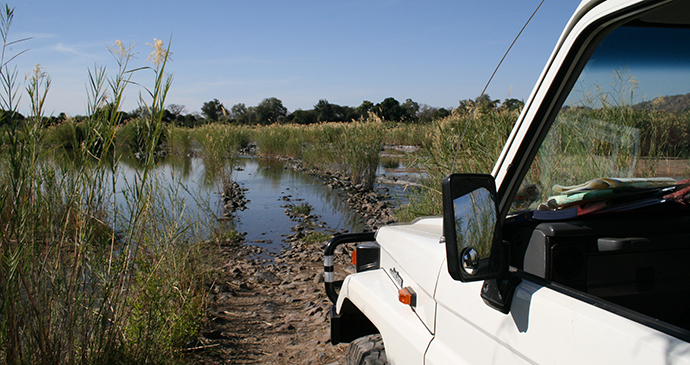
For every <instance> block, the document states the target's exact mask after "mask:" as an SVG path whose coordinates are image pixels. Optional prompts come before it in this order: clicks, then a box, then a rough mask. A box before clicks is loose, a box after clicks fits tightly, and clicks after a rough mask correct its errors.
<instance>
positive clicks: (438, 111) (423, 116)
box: [417, 104, 450, 123]
mask: <svg viewBox="0 0 690 365" xmlns="http://www.w3.org/2000/svg"><path fill="white" fill-rule="evenodd" d="M449 115H450V111H449V110H448V109H446V108H436V107H433V106H430V105H427V104H422V105H421V106H420V107H419V112H417V118H418V120H419V122H420V123H430V122H431V121H434V120H436V119H441V118H445V117H447V116H449Z"/></svg>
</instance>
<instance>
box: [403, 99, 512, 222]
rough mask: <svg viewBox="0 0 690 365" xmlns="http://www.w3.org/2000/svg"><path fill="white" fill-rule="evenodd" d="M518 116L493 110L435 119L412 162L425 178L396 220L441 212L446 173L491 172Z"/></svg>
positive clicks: (406, 219) (509, 112)
mask: <svg viewBox="0 0 690 365" xmlns="http://www.w3.org/2000/svg"><path fill="white" fill-rule="evenodd" d="M517 117H518V112H517V111H504V110H492V111H487V112H485V113H482V114H478V115H475V116H474V117H471V116H468V115H462V114H453V115H451V116H448V117H446V118H443V119H441V120H437V121H435V122H434V123H433V127H432V128H429V129H428V130H427V133H426V136H425V138H424V143H423V145H422V150H421V151H420V153H419V154H417V155H416V158H415V160H414V161H413V163H412V164H413V166H416V167H417V168H418V169H419V170H420V171H423V172H424V173H425V178H424V179H423V180H422V183H421V185H422V186H421V187H420V188H418V189H416V190H414V191H413V192H412V193H411V194H410V197H409V199H408V200H409V204H408V205H407V206H405V207H402V208H401V209H399V210H398V211H397V213H396V215H397V218H398V220H399V221H409V220H412V219H414V218H416V217H419V216H427V215H439V214H441V213H442V211H441V210H442V195H441V180H443V178H445V177H446V176H448V175H449V174H451V173H455V172H476V173H490V172H491V170H492V168H493V165H494V163H495V162H496V159H497V158H498V156H499V155H500V153H501V150H502V149H503V145H504V143H505V141H506V139H507V138H508V135H509V134H510V131H511V129H512V127H513V124H514V122H515V120H517Z"/></svg>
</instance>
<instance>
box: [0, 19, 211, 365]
mask: <svg viewBox="0 0 690 365" xmlns="http://www.w3.org/2000/svg"><path fill="white" fill-rule="evenodd" d="M12 18H13V10H12V9H10V8H9V7H7V6H5V9H3V12H2V14H1V15H0V20H1V21H2V22H1V23H2V24H0V30H1V31H2V38H3V56H2V57H3V59H2V60H0V64H1V65H2V68H1V69H0V82H1V83H2V86H3V92H2V105H1V106H2V109H4V110H6V111H16V110H17V109H18V105H19V104H18V94H19V89H18V87H17V82H16V78H17V72H16V71H10V69H9V67H8V65H7V62H6V61H5V58H4V51H5V50H7V49H8V45H10V44H11V42H8V41H7V39H8V38H7V33H8V31H9V28H10V25H11V22H12ZM154 46H155V50H154V52H155V54H154V55H155V56H158V58H155V59H154V62H153V65H152V66H151V67H147V68H144V69H141V70H151V71H152V72H153V73H154V76H155V77H154V86H153V88H152V89H151V90H148V89H147V93H148V95H149V97H150V99H149V100H147V101H148V104H146V105H149V106H150V107H151V109H152V111H153V112H152V113H151V115H152V117H151V119H150V120H149V121H148V125H149V126H150V128H149V129H148V131H147V138H148V140H147V141H146V146H147V148H146V156H147V157H146V159H145V162H146V166H145V168H144V170H142V172H141V173H139V174H137V175H136V176H135V177H134V178H133V181H129V182H128V183H127V184H126V186H125V188H124V190H123V192H122V193H121V194H116V193H115V192H116V189H117V188H118V186H116V184H115V181H116V179H117V174H118V173H119V172H118V169H117V166H118V158H117V156H116V155H115V149H114V148H112V146H113V143H114V139H115V129H116V128H115V125H116V122H117V121H118V120H119V115H118V114H119V109H120V103H121V101H122V95H123V93H124V90H125V87H126V86H128V85H130V84H131V82H130V79H129V77H131V74H132V71H133V70H132V69H131V68H130V67H129V61H130V60H131V56H132V52H131V48H124V47H123V46H122V44H121V43H119V42H118V43H117V44H116V45H115V47H112V48H111V49H110V50H111V52H112V53H113V55H115V56H116V60H117V62H118V71H117V73H116V74H115V76H114V77H112V78H108V77H107V74H106V71H105V68H104V67H98V66H96V67H95V68H94V70H89V82H88V85H89V103H88V112H89V116H88V117H87V118H86V120H85V121H84V123H83V127H82V128H83V129H82V133H83V135H82V138H81V139H80V141H79V143H75V144H74V145H73V146H72V159H69V160H67V161H60V163H58V161H57V160H55V159H51V156H50V152H52V150H50V149H46V148H44V145H43V144H42V139H43V137H44V134H43V133H44V131H45V129H44V128H43V126H42V124H41V123H42V121H43V120H44V115H43V105H44V101H45V99H46V95H47V92H48V89H49V86H50V79H49V78H48V76H47V74H45V73H44V72H43V71H42V69H41V68H39V67H37V68H36V69H35V71H34V73H33V74H32V76H31V77H30V78H29V79H28V86H27V90H26V92H27V94H28V95H29V100H30V103H31V114H32V115H31V116H30V117H29V118H28V119H27V120H26V121H25V122H23V123H20V122H16V121H12V122H11V123H9V127H8V128H6V129H5V130H4V137H3V141H5V144H4V145H3V151H2V154H3V159H0V161H2V162H1V163H2V164H3V166H2V168H1V169H0V222H2V224H1V225H0V293H1V294H0V316H2V320H0V358H2V359H3V360H2V362H4V363H8V364H20V363H22V364H28V363H68V364H73V363H84V364H89V363H93V364H116V363H117V364H121V363H132V364H134V363H145V362H153V363H165V362H174V361H176V359H177V358H179V354H178V353H177V352H176V349H178V348H179V347H180V346H181V345H182V344H184V342H185V341H186V340H187V339H188V338H189V337H190V336H191V335H192V334H193V333H194V332H195V331H196V325H195V324H196V323H197V320H198V318H199V314H200V313H199V312H200V308H201V304H202V299H203V296H201V295H200V294H201V293H200V292H199V289H198V287H197V285H198V284H197V283H196V281H195V280H194V278H195V277H194V275H195V273H194V271H193V270H194V269H196V268H198V263H197V261H196V260H197V259H198V253H197V252H198V251H197V246H196V245H195V244H194V243H193V242H195V241H194V240H193V239H192V238H191V235H192V234H193V227H192V226H191V225H190V223H189V222H187V221H186V220H185V219H184V218H183V213H182V212H183V210H184V202H183V200H182V199H181V197H180V195H179V193H178V192H179V191H180V189H181V187H178V188H177V189H171V190H167V189H162V188H161V187H160V181H161V180H162V179H164V178H167V177H161V176H156V174H154V173H153V172H152V171H153V166H154V163H155V161H154V159H153V158H152V156H153V153H154V146H156V145H157V142H158V140H159V139H160V136H161V133H162V130H163V127H162V121H161V118H162V111H163V109H162V106H163V105H164V104H163V103H164V100H165V96H166V94H167V91H168V89H169V87H170V83H171V80H172V79H171V78H170V77H169V76H168V75H167V74H166V72H165V66H166V63H167V60H168V53H169V50H167V49H163V48H162V43H158V42H156V44H155V45H154ZM7 115H8V114H6V113H3V114H2V116H0V118H5V117H6V116H7Z"/></svg>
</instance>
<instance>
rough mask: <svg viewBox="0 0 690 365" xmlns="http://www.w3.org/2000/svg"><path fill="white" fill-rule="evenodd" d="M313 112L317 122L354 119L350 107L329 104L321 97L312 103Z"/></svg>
mask: <svg viewBox="0 0 690 365" xmlns="http://www.w3.org/2000/svg"><path fill="white" fill-rule="evenodd" d="M314 112H315V113H316V115H317V119H318V120H319V122H346V121H349V120H350V119H354V118H353V117H354V115H352V114H354V113H352V112H353V110H352V108H350V107H347V106H345V107H343V106H340V105H338V104H331V103H329V102H328V100H326V99H321V100H319V102H318V103H317V104H316V105H314Z"/></svg>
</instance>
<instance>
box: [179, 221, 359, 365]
mask: <svg viewBox="0 0 690 365" xmlns="http://www.w3.org/2000/svg"><path fill="white" fill-rule="evenodd" d="M286 211H287V212H288V213H290V208H286ZM290 214H291V213H290ZM293 216H295V217H296V225H295V226H296V227H297V226H302V227H309V226H310V225H311V224H312V223H311V222H313V221H314V219H313V217H310V216H309V215H300V214H293ZM305 231H306V232H307V233H306V236H305V235H302V237H303V238H300V239H293V240H292V242H291V243H290V245H289V247H288V248H286V249H284V250H283V251H281V252H280V253H279V254H278V255H276V256H275V257H274V259H273V260H272V261H270V260H266V259H263V258H262V256H263V255H264V254H265V250H264V249H262V248H260V247H257V246H251V245H242V244H238V243H237V242H234V241H231V240H221V241H215V242H213V243H209V244H207V247H206V249H207V250H208V257H211V258H212V262H213V266H214V269H213V270H212V273H213V274H212V275H211V277H209V278H208V280H207V283H206V285H207V286H208V292H209V294H208V302H209V306H208V309H207V310H206V315H205V320H204V323H203V326H202V330H201V331H200V334H199V337H198V338H197V339H196V340H195V341H192V342H190V343H188V346H187V348H186V349H185V350H184V351H185V353H186V360H188V361H189V362H191V363H194V364H225V363H228V361H230V362H232V363H234V364H305V365H306V364H339V363H340V362H339V360H338V359H340V358H342V355H343V353H344V351H345V348H346V345H345V344H341V345H337V346H333V345H331V343H330V332H329V331H330V325H329V320H328V313H329V307H330V301H329V300H328V298H327V297H326V295H325V292H324V283H323V249H324V247H325V245H326V241H323V240H322V241H315V242H311V241H310V240H309V239H308V237H309V233H310V232H311V229H310V228H306V229H304V230H303V231H302V232H305ZM305 237H306V238H307V239H304V238H305ZM345 250H346V251H347V248H345ZM336 263H337V270H338V272H339V273H345V272H353V271H354V267H353V266H352V264H351V263H349V254H345V253H343V252H342V251H341V253H340V254H339V255H336Z"/></svg>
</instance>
